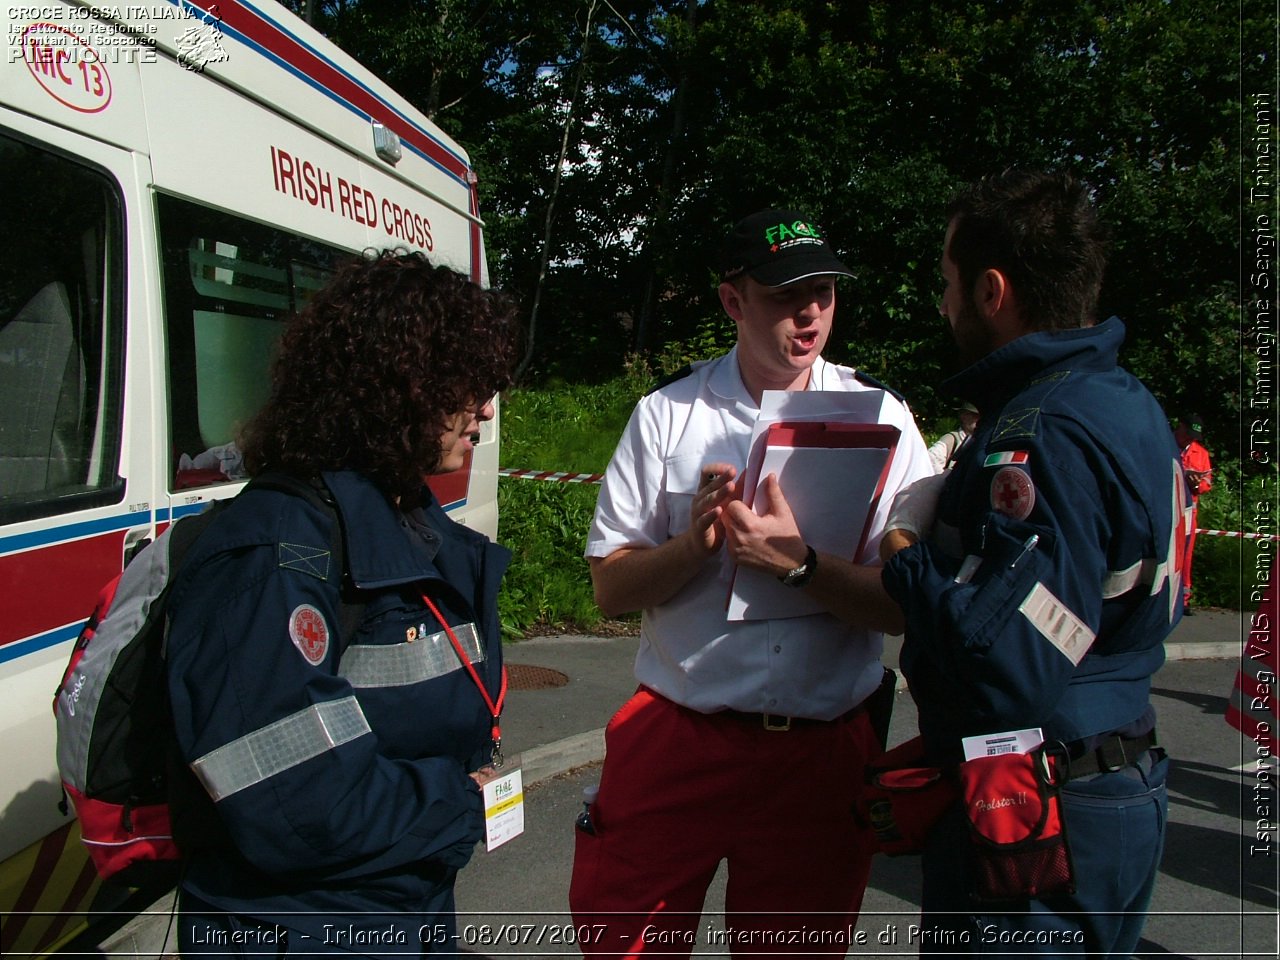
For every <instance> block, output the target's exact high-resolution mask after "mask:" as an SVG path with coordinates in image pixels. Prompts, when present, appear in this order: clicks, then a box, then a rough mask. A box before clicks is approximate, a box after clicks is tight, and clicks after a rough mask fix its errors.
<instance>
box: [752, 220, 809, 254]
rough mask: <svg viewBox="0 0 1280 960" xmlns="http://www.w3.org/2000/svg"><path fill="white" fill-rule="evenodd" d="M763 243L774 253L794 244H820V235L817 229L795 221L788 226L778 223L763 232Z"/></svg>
mask: <svg viewBox="0 0 1280 960" xmlns="http://www.w3.org/2000/svg"><path fill="white" fill-rule="evenodd" d="M764 242H765V243H767V244H769V249H770V250H772V251H773V252H774V253H776V252H777V251H778V250H779V249H781V248H782V247H789V246H791V245H792V244H794V243H821V242H822V234H821V233H819V232H818V228H817V227H814V226H811V225H810V224H807V223H805V222H804V221H803V220H797V221H796V222H795V223H793V224H791V225H790V226H788V225H787V224H785V223H779V224H775V225H774V226H772V227H769V228H768V229H767V230H765V232H764Z"/></svg>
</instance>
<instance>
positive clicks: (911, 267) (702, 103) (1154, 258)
mask: <svg viewBox="0 0 1280 960" xmlns="http://www.w3.org/2000/svg"><path fill="white" fill-rule="evenodd" d="M286 2H287V4H288V5H290V6H293V7H294V8H295V9H299V8H301V7H302V6H303V4H302V3H301V2H300V0H286ZM309 9H310V10H312V11H314V12H315V22H316V25H317V26H318V27H320V29H322V30H324V31H325V32H327V33H329V35H330V36H332V37H333V38H334V39H335V40H336V41H337V42H338V43H339V44H341V45H342V46H343V47H345V48H346V49H347V50H349V51H350V52H352V53H353V54H354V55H355V56H356V57H357V58H359V59H361V60H362V61H364V62H365V63H367V64H368V65H370V66H371V67H372V68H373V69H374V70H375V71H377V72H379V73H380V74H382V75H385V76H387V77H388V78H389V79H390V80H391V82H392V84H393V85H394V86H396V87H397V88H398V89H399V90H400V92H401V93H403V94H404V95H405V96H406V97H407V98H408V99H409V100H410V101H411V102H413V103H414V104H415V105H417V106H419V107H420V108H422V109H424V110H426V111H427V112H428V113H429V114H431V115H432V116H433V117H434V119H435V120H436V121H437V122H438V123H440V124H441V125H442V126H443V127H444V128H445V130H446V131H448V132H449V133H451V134H452V135H454V136H455V137H457V138H458V139H459V140H460V141H461V143H462V144H463V146H464V147H466V148H467V150H468V152H469V154H470V157H471V159H472V161H473V163H474V165H475V167H476V170H477V172H478V173H479V176H480V184H479V190H480V202H481V208H482V210H483V212H484V216H485V226H486V245H487V249H488V253H489V259H490V270H491V276H492V277H493V280H494V282H495V283H496V284H498V285H501V286H503V287H505V288H507V289H509V290H511V291H512V292H514V293H516V294H517V295H518V296H519V297H520V298H521V299H522V300H523V302H524V303H525V304H526V305H527V307H531V306H532V304H533V302H534V298H535V295H536V296H537V298H538V304H539V309H538V324H537V331H536V339H535V341H534V343H533V346H534V356H533V363H532V365H531V366H530V368H529V369H528V371H527V373H526V382H527V383H556V382H559V381H571V382H580V381H586V382H591V383H601V382H604V381H606V380H608V379H609V378H610V377H612V376H613V375H615V374H616V373H617V372H618V371H619V370H620V369H621V366H622V364H623V363H624V362H625V358H626V357H627V356H628V355H629V354H630V353H632V352H636V351H639V352H642V353H645V354H646V355H648V356H649V357H651V358H653V360H652V362H653V363H654V365H655V367H656V368H657V369H659V370H666V369H668V368H669V367H670V366H671V365H673V364H674V365H676V366H680V365H683V363H684V362H688V360H690V359H694V358H697V357H701V356H704V355H706V354H708V353H713V352H716V350H717V349H718V348H720V347H722V346H723V345H724V344H725V342H726V339H725V335H724V328H723V326H722V325H721V321H720V319H719V318H720V314H721V311H720V307H719V304H718V302H717V300H716V296H715V282H714V274H713V272H712V268H713V266H714V260H715V253H716V249H717V247H718V245H719V240H720V237H721V236H722V234H723V231H724V229H725V227H726V226H727V225H728V224H729V223H731V222H732V221H733V220H735V219H737V218H738V217H740V216H742V215H744V214H745V213H748V212H751V211H752V210H755V209H758V208H760V207H763V206H766V205H785V206H794V207H799V208H801V209H804V210H805V211H806V212H808V213H809V214H810V215H811V216H813V217H814V218H815V219H816V220H817V221H818V222H819V223H821V224H823V226H824V227H825V228H826V229H827V232H828V235H829V236H830V237H831V238H832V241H833V243H834V245H835V247H836V249H837V252H838V253H839V254H840V255H841V256H842V257H843V259H844V260H845V261H846V262H847V263H848V264H849V265H850V266H851V267H853V268H854V270H855V271H856V273H857V276H856V277H854V278H851V279H848V280H842V281H841V285H840V292H839V308H838V310H837V326H836V332H835V335H834V337H833V339H832V344H831V346H830V348H829V350H828V352H829V354H830V356H831V358H832V359H834V360H843V361H846V362H850V363H853V364H855V365H857V366H859V367H862V368H865V369H866V370H867V371H868V372H870V373H872V374H873V375H875V376H879V377H882V378H884V379H885V380H886V381H888V382H890V383H892V384H894V385H895V386H897V387H898V388H899V389H902V390H903V391H904V392H905V393H907V395H908V396H909V398H910V400H911V402H912V405H913V407H914V408H915V410H916V411H917V412H918V413H921V414H923V415H924V416H925V418H926V419H932V418H934V417H937V416H941V415H943V414H944V413H946V411H947V407H948V406H949V404H950V402H951V400H950V398H948V397H945V396H942V395H941V393H940V391H939V390H938V384H939V383H940V381H941V380H942V379H944V378H945V376H946V375H947V374H948V373H951V372H954V366H953V364H954V357H953V353H954V351H952V350H951V346H950V341H949V337H948V334H947V330H946V327H945V324H943V323H942V322H941V321H940V320H939V318H938V316H937V311H936V302H937V296H938V290H939V281H938V267H937V263H938V256H939V248H940V245H941V239H942V234H943V230H944V227H945V224H944V223H943V222H942V219H943V210H944V208H945V204H946V202H947V200H948V198H949V196H950V195H951V193H952V192H953V191H954V189H955V188H956V187H957V186H959V185H960V184H962V183H964V182H967V181H970V180H973V179H975V178H977V177H980V176H982V175H984V174H987V173H991V172H993V171H997V170H1000V169H1003V168H1005V167H1007V166H1009V165H1010V164H1014V163H1016V164H1019V165H1023V166H1066V167H1070V168H1072V169H1074V170H1076V171H1077V172H1079V173H1081V174H1083V175H1084V176H1085V177H1086V178H1087V179H1089V180H1090V181H1091V182H1092V183H1093V184H1094V185H1095V186H1096V189H1097V198H1098V201H1099V205H1100V207H1101V209H1102V212H1103V215H1104V219H1105V220H1106V221H1107V223H1108V224H1109V225H1110V227H1111V230H1112V255H1111V263H1110V267H1109V270H1108V273H1107V279H1106V284H1105V287H1104V290H1103V300H1104V302H1103V304H1102V309H1103V311H1104V313H1106V314H1110V313H1115V314H1118V315H1119V316H1121V317H1122V318H1123V319H1124V321H1125V323H1126V325H1127V328H1128V340H1127V344H1126V348H1125V354H1124V357H1123V360H1124V362H1125V363H1126V364H1127V365H1128V366H1129V367H1131V368H1132V369H1133V370H1134V372H1135V373H1136V374H1138V375H1139V376H1140V377H1142V378H1143V379H1144V380H1145V381H1146V382H1147V383H1148V384H1149V386H1150V387H1151V388H1152V390H1153V392H1154V393H1155V394H1156V395H1157V396H1158V397H1159V398H1160V399H1161V401H1162V402H1164V403H1165V404H1166V405H1167V406H1168V407H1169V409H1170V412H1173V411H1174V410H1175V409H1184V408H1191V409H1194V410H1196V411H1197V412H1199V413H1201V414H1202V415H1203V416H1204V418H1205V420H1206V423H1207V424H1208V427H1209V432H1210V434H1211V435H1214V436H1226V435H1228V434H1230V433H1232V432H1234V430H1235V425H1236V423H1237V420H1238V416H1239V412H1240V389H1241V386H1242V385H1241V384H1240V382H1239V378H1238V377H1237V371H1238V369H1239V358H1238V350H1239V344H1238V331H1237V316H1238V309H1239V303H1238V299H1239V296H1238V292H1237V290H1236V282H1237V277H1238V274H1239V269H1238V268H1239V263H1238V256H1237V253H1236V251H1237V250H1238V249H1241V248H1242V244H1241V238H1240V235H1239V234H1240V231H1241V229H1242V227H1241V220H1240V218H1239V216H1238V212H1239V198H1240V195H1241V194H1240V189H1239V186H1240V184H1239V180H1240V175H1241V171H1242V170H1245V169H1248V166H1249V165H1248V164H1246V163H1245V162H1244V160H1245V159H1246V158H1244V157H1242V155H1241V142H1242V136H1241V135H1240V130H1241V122H1242V104H1241V96H1242V91H1245V92H1249V91H1269V90H1271V89H1272V86H1273V85H1272V84H1271V82H1270V81H1269V80H1268V79H1267V78H1268V77H1270V76H1271V75H1272V74H1273V73H1274V64H1273V63H1272V62H1271V59H1272V54H1273V52H1274V51H1273V49H1272V47H1273V44H1271V42H1270V41H1271V38H1272V35H1273V30H1272V26H1273V25H1272V24H1271V22H1270V19H1271V18H1270V16H1269V11H1267V10H1266V9H1264V7H1263V6H1262V5H1261V4H1257V3H1245V4H1228V3H1223V2H1221V0H1180V2H1178V3H1170V2H1168V0H1084V2H1081V3H1077V4H1068V5H1063V4H1061V3H1058V2H1056V0H1000V2H990V3H973V2H971V0H920V2H916V3H910V4H907V3H902V2H901V0H849V2H841V3H835V2H832V0H651V2H647V3H640V2H637V0H613V2H610V3H607V4H601V3H599V2H598V0H538V2H536V3H535V2H532V0H315V3H312V4H310V6H309ZM588 21H589V22H590V25H591V29H589V30H586V29H584V28H585V27H586V26H587V24H588ZM579 79H580V80H581V81H582V82H581V87H580V88H579V87H578V86H577V81H578V80H579ZM574 90H577V91H578V93H577V95H576V96H573V97H572V98H571V91H574ZM1273 109H1274V108H1273ZM570 121H572V125H571V126H570V128H569V129H570V139H569V143H570V145H571V149H570V155H569V156H568V157H567V158H566V162H565V163H564V164H563V165H561V166H559V167H557V164H556V158H557V156H558V154H559V144H560V142H561V137H562V135H563V133H564V131H565V128H566V124H569V123H570ZM1272 127H1273V128H1274V118H1273V122H1272ZM1271 144H1272V149H1271V151H1270V155H1274V154H1275V153H1276V152H1277V151H1276V150H1275V147H1274V139H1272V141H1271ZM1251 149H1252V145H1251ZM557 176H559V178H560V182H559V192H558V194H557V195H556V197H555V205H554V211H555V216H554V218H553V220H552V224H551V231H550V236H549V246H547V247H546V250H545V252H546V254H547V256H548V263H549V268H548V270H547V271H546V273H545V275H543V272H542V270H541V264H542V256H543V253H544V224H545V223H546V220H547V213H548V210H549V209H550V208H551V201H552V186H553V183H554V182H555V179H556V177H557ZM1192 371H1193V374H1192ZM1223 385H1226V388H1225V389H1223ZM1248 386H1249V385H1248V383H1245V384H1243V387H1244V388H1246V389H1247V388H1248Z"/></svg>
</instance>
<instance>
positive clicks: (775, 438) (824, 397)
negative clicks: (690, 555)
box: [727, 391, 899, 620]
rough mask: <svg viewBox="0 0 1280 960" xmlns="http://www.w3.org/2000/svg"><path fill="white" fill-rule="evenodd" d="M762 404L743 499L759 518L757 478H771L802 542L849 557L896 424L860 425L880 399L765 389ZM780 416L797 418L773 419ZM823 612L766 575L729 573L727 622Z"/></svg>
mask: <svg viewBox="0 0 1280 960" xmlns="http://www.w3.org/2000/svg"><path fill="white" fill-rule="evenodd" d="M802 398H812V399H809V400H806V399H802ZM765 399H766V402H765V403H762V404H761V420H762V421H763V422H761V423H758V424H757V431H756V432H757V436H756V439H755V440H754V441H753V447H752V451H751V457H750V459H749V461H748V464H747V469H746V471H745V476H744V481H743V487H742V490H743V502H744V503H745V504H746V505H747V506H748V507H752V508H753V509H754V510H755V512H756V514H757V515H760V516H764V515H766V513H767V511H768V510H769V509H770V504H769V503H768V502H767V501H768V497H767V495H762V494H761V493H760V491H761V489H762V486H763V478H766V477H768V476H769V475H770V474H774V475H776V476H777V478H778V482H779V484H780V486H781V490H782V492H783V495H784V496H785V497H786V502H787V504H788V505H789V506H790V509H791V513H792V514H793V515H794V518H795V523H796V526H797V527H798V528H799V531H800V534H801V536H802V538H803V539H804V541H805V542H806V543H808V544H809V545H810V546H812V547H813V548H814V549H815V550H817V551H819V552H820V553H831V554H835V555H836V556H839V557H846V558H848V559H850V560H853V559H855V558H856V557H857V556H858V555H859V553H860V552H861V551H862V549H863V546H864V544H865V542H866V539H867V537H868V535H869V533H870V526H871V521H872V519H873V517H874V516H875V511H876V507H877V505H878V503H879V499H880V495H881V493H882V492H883V489H884V483H885V478H886V477H887V475H888V468H889V463H890V462H891V459H892V456H893V451H894V450H895V449H896V447H897V442H898V437H899V430H898V428H896V427H892V426H888V425H885V424H878V423H875V422H870V423H868V422H866V421H867V420H871V421H874V420H876V419H878V416H879V413H880V409H881V406H882V403H883V399H884V394H883V393H882V392H881V391H867V392H862V393H853V394H841V393H826V392H816V391H815V392H795V393H785V394H783V395H782V397H781V398H779V400H780V401H781V402H776V403H769V402H768V401H769V399H770V397H769V393H768V392H767V393H766V394H765ZM797 400H799V402H796V401H797ZM842 400H843V401H844V402H843V403H841V401H842ZM779 413H792V414H797V415H798V416H797V419H794V420H792V419H785V420H778V419H776V417H777V415H778V414H779ZM822 610H823V607H822V606H821V605H820V604H819V603H818V602H817V601H815V600H813V599H812V598H811V597H808V596H806V595H805V594H804V593H803V592H802V591H799V590H795V589H792V588H789V587H786V586H783V585H782V584H781V583H779V582H778V580H777V578H776V577H774V576H773V575H772V574H770V573H767V572H764V571H762V570H756V569H752V568H748V567H742V566H740V567H738V569H737V570H736V571H735V574H734V579H733V586H732V591H731V594H730V597H729V608H728V614H727V615H728V618H729V619H730V620H758V619H769V618H775V617H796V616H805V615H808V614H813V613H820V612H822Z"/></svg>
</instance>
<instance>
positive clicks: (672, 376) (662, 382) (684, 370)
mask: <svg viewBox="0 0 1280 960" xmlns="http://www.w3.org/2000/svg"><path fill="white" fill-rule="evenodd" d="M691 373H693V364H692V363H686V364H685V365H684V366H683V367H681V368H680V369H679V370H677V371H675V372H674V373H668V374H667V375H666V376H665V377H662V378H661V379H659V380H658V382H657V383H655V384H654V385H653V387H652V389H650V390H647V391H645V396H646V397H647V396H648V395H649V394H651V393H657V392H658V391H659V390H661V389H662V388H663V387H666V386H670V385H671V384H673V383H675V382H676V381H677V380H683V379H684V378H685V377H687V376H689V374H691Z"/></svg>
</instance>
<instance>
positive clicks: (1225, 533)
mask: <svg viewBox="0 0 1280 960" xmlns="http://www.w3.org/2000/svg"><path fill="white" fill-rule="evenodd" d="M1196 533H1203V534H1204V535H1205V536H1207V537H1240V538H1242V539H1244V540H1280V536H1276V535H1275V534H1273V533H1241V532H1239V531H1238V530H1205V529H1203V528H1201V527H1196Z"/></svg>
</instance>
